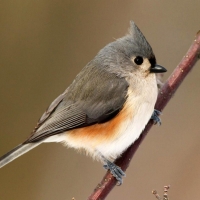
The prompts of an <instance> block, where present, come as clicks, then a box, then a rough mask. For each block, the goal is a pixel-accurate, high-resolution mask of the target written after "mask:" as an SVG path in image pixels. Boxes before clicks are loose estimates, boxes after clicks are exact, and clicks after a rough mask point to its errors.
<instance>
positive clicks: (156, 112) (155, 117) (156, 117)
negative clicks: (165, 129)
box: [151, 109, 161, 125]
mask: <svg viewBox="0 0 200 200" xmlns="http://www.w3.org/2000/svg"><path fill="white" fill-rule="evenodd" d="M160 114H161V112H160V111H159V110H156V109H154V111H153V114H152V116H151V119H152V120H153V122H154V124H158V125H161V119H160V118H159V115H160Z"/></svg>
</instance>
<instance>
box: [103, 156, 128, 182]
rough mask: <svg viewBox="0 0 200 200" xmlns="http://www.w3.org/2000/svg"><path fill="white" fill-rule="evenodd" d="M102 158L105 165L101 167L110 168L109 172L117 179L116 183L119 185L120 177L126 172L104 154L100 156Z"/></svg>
mask: <svg viewBox="0 0 200 200" xmlns="http://www.w3.org/2000/svg"><path fill="white" fill-rule="evenodd" d="M102 158H103V160H104V162H105V165H103V167H104V168H105V169H107V170H110V173H111V174H112V175H113V176H114V177H115V178H116V179H117V181H118V185H121V184H122V182H123V180H122V178H123V176H124V177H125V176H126V174H125V173H124V172H123V170H122V169H121V168H120V167H118V166H117V165H116V164H115V163H113V162H111V161H109V160H107V159H106V158H105V157H104V156H102Z"/></svg>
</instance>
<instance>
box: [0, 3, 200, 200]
mask: <svg viewBox="0 0 200 200" xmlns="http://www.w3.org/2000/svg"><path fill="white" fill-rule="evenodd" d="M199 8H200V1H199V0H193V1H188V0H177V1H160V0H118V1H116V0H109V1H108V0H101V1H100V0H95V1H85V0H83V1H78V0H73V1H72V0H71V1H69V0H66V1H59V0H57V1H56V0H40V1H25V0H18V1H14V0H8V1H1V2H0V122H1V128H0V155H3V154H4V153H6V152H7V151H9V150H11V149H12V148H13V147H15V146H16V145H18V144H19V143H21V142H23V141H24V140H25V139H26V138H27V137H28V136H29V134H30V132H31V131H32V129H33V128H34V126H35V124H36V122H37V120H38V118H39V117H40V116H41V115H42V113H43V111H44V110H45V109H46V107H47V106H48V105H49V104H50V103H51V101H53V100H54V99H55V98H56V97H57V96H58V95H59V94H60V93H62V92H63V91H64V90H65V88H66V87H67V86H68V85H69V84H70V83H71V82H72V80H73V79H74V77H75V76H76V74H77V73H78V72H79V71H80V70H81V69H82V68H83V67H84V66H85V65H86V64H87V63H88V62H89V61H90V60H91V59H92V58H93V57H94V56H95V55H96V53H97V52H98V51H99V50H100V49H101V48H103V47H104V46H105V45H106V44H107V43H109V42H112V41H113V40H114V39H115V38H119V37H122V36H123V35H124V34H126V33H127V30H128V27H129V21H130V20H134V21H135V23H136V24H137V25H138V26H139V28H140V29H141V30H142V32H143V33H144V35H145V36H146V38H147V40H148V41H149V43H150V44H151V46H152V47H153V49H154V53H155V54H156V57H157V61H158V63H159V64H161V65H163V66H165V67H166V68H167V69H168V72H167V73H166V74H165V77H164V79H165V80H166V79H167V77H168V76H169V75H170V74H171V73H172V71H173V69H174V68H175V67H176V65H177V64H178V63H179V62H180V60H181V59H182V57H183V56H184V55H185V53H186V52H187V50H188V48H189V46H190V44H191V43H192V41H193V39H194V36H195V34H196V32H197V31H198V30H199V29H200V21H199V19H200V12H199ZM199 77H200V62H199V63H197V64H196V66H195V68H194V69H193V71H192V73H190V74H189V76H188V77H187V78H186V80H185V81H184V82H183V84H182V85H181V87H180V88H179V90H178V91H177V93H176V94H175V96H174V97H173V98H172V100H171V101H170V103H169V104H168V105H167V107H166V108H165V110H164V111H163V115H162V116H161V117H162V122H163V123H162V126H160V127H159V126H154V127H153V129H151V131H150V132H149V134H148V136H147V137H146V138H145V140H144V142H143V143H142V145H141V146H140V148H139V150H138V151H137V153H136V155H135V156H134V158H133V160H132V162H131V165H130V166H129V168H128V170H127V172H126V174H127V177H126V178H125V179H124V184H123V185H122V186H120V187H116V188H115V189H114V190H113V191H112V192H111V193H110V195H109V196H108V197H107V199H108V200H121V199H126V200H132V199H137V200H139V199H148V200H150V199H152V200H153V199H155V197H154V196H153V195H152V194H151V191H152V189H157V190H158V192H159V193H160V194H162V192H163V186H164V185H167V184H170V185H171V189H170V191H169V194H170V198H171V199H176V200H178V199H197V198H199V188H200V170H199V168H200V159H199V157H200V131H199V130H200V123H199V118H200V106H199V102H200V92H199V88H200V81H199ZM104 174H105V171H104V169H103V168H102V165H101V164H100V163H98V162H96V161H93V160H92V159H91V158H88V157H86V156H84V155H81V154H78V153H76V152H75V151H74V150H72V149H67V148H65V147H63V146H62V145H61V144H43V145H41V146H39V147H37V148H36V149H34V150H32V151H30V152H29V153H27V154H25V155H24V156H22V157H20V158H18V159H17V160H15V161H14V162H12V163H10V164H9V165H7V166H6V167H4V168H2V169H0V199H2V200H11V199H20V200H27V199H29V200H37V199H42V200H55V199H59V200H71V199H72V197H75V198H76V200H82V199H86V198H87V197H88V196H89V194H90V193H91V192H92V191H93V189H94V188H95V186H96V185H97V183H98V182H99V181H100V180H101V179H102V177H103V175H104Z"/></svg>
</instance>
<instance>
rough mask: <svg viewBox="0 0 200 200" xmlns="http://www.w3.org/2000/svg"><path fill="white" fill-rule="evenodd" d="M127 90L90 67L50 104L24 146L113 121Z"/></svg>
mask: <svg viewBox="0 0 200 200" xmlns="http://www.w3.org/2000/svg"><path fill="white" fill-rule="evenodd" d="M127 89H128V83H127V82H126V80H125V79H124V78H120V77H117V76H116V75H115V74H111V73H109V72H107V71H106V70H103V69H101V68H97V67H94V66H93V65H91V64H90V63H89V65H88V66H86V67H85V68H84V70H82V71H81V72H80V73H79V74H78V76H77V77H76V79H75V80H74V81H73V83H72V84H71V85H70V86H69V87H68V89H67V90H66V91H65V92H64V93H63V94H61V95H60V96H59V97H58V98H57V99H56V100H54V101H53V103H52V104H51V105H50V106H49V108H48V109H47V111H46V112H45V113H44V114H43V116H42V117H41V118H40V120H39V122H38V125H37V127H36V128H35V129H34V131H33V133H32V135H31V136H30V138H29V139H28V140H27V141H26V142H25V143H30V142H36V141H40V140H42V139H45V138H47V137H49V136H52V135H55V134H59V133H62V132H65V131H68V130H71V129H75V128H80V127H84V126H89V125H92V124H95V123H104V122H106V121H108V120H110V119H112V118H113V117H115V116H116V115H117V114H118V112H119V111H120V110H121V109H122V108H123V105H124V103H125V101H126V98H127Z"/></svg>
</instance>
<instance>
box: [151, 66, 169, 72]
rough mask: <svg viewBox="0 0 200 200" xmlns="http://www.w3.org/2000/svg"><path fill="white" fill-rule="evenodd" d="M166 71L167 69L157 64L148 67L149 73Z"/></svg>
mask: <svg viewBox="0 0 200 200" xmlns="http://www.w3.org/2000/svg"><path fill="white" fill-rule="evenodd" d="M166 71H167V70H166V69H165V68H164V67H162V66H160V65H157V64H156V65H154V66H152V67H151V68H150V72H151V73H164V72H166Z"/></svg>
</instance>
